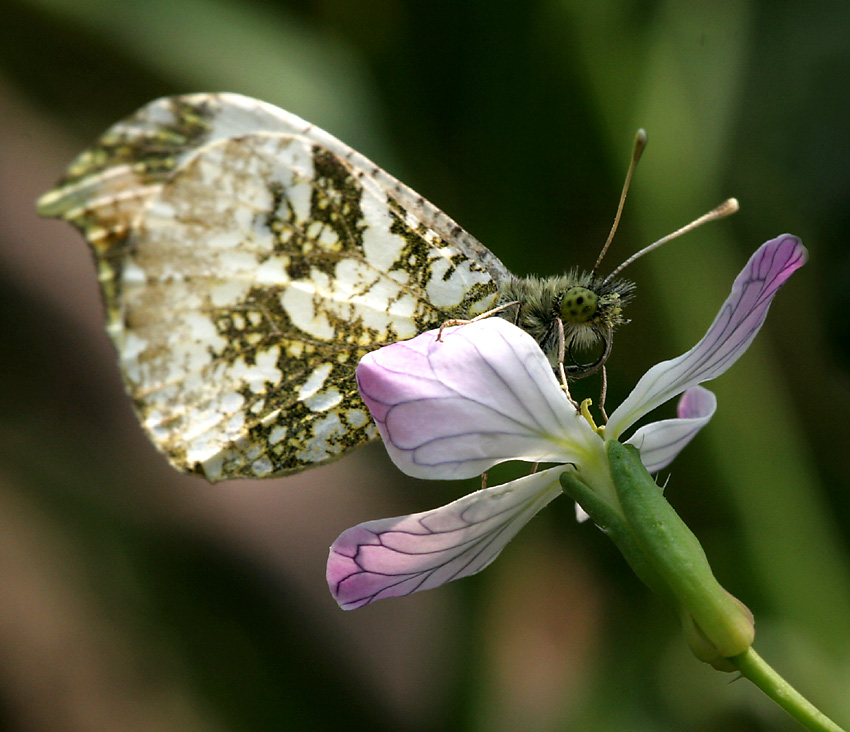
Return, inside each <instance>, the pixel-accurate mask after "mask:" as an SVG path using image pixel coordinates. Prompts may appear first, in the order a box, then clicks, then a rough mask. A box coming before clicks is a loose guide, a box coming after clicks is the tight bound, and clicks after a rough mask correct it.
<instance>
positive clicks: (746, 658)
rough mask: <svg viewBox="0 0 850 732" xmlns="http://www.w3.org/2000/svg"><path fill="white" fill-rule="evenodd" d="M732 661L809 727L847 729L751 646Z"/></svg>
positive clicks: (838, 731)
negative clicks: (797, 688)
mask: <svg viewBox="0 0 850 732" xmlns="http://www.w3.org/2000/svg"><path fill="white" fill-rule="evenodd" d="M729 660H730V661H731V662H732V663H733V664H734V665H735V666H737V668H738V670H739V671H740V672H741V675H742V676H744V677H746V678H748V679H749V680H750V681H752V682H753V683H754V684H755V685H756V686H758V688H759V689H761V690H762V691H763V692H764V693H765V694H767V695H768V696H769V697H770V698H771V699H773V701H775V702H776V703H777V704H778V705H779V706H780V707H782V708H783V709H784V710H785V711H786V712H788V714H790V715H791V716H792V717H794V719H796V720H797V721H798V722H799V723H800V724H802V725H803V726H804V727H805V728H806V729H810V730H813V731H816V732H821V731H823V732H844V730H843V729H842V728H841V727H839V726H838V725H837V724H836V723H835V722H833V721H832V720H831V719H830V718H829V717H827V716H826V715H825V714H823V712H821V711H820V710H818V709H817V708H816V707H815V706H814V705H813V704H812V703H811V702H809V700H808V699H806V698H805V697H804V696H803V695H802V694H800V693H799V692H798V691H797V690H796V689H795V688H794V687H793V686H791V684H789V683H788V682H787V681H786V680H785V679H783V678H782V677H781V676H780V675H779V674H778V673H776V671H775V670H774V669H773V668H771V667H770V666H769V665H768V664H767V662H766V661H765V660H764V659H763V658H762V657H761V656H759V654H758V653H756V652H755V651H754V650H753V649H752V647H750V648H748V649H747V650H746V651H744V652H743V653H742V654H740V655H738V656H733V657H732V658H730V659H729Z"/></svg>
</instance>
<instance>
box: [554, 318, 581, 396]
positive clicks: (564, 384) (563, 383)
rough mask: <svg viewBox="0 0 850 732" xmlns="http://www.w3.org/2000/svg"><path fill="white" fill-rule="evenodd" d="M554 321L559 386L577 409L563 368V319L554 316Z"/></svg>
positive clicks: (564, 346)
mask: <svg viewBox="0 0 850 732" xmlns="http://www.w3.org/2000/svg"><path fill="white" fill-rule="evenodd" d="M555 322H556V323H557V324H558V375H559V376H560V377H561V388H562V389H563V390H564V394H566V395H567V399H569V400H570V403H571V404H572V405H573V406H574V407H575V408H576V411H578V404H576V402H575V399H573V398H572V396H570V387H569V385H568V384H567V372H566V370H565V369H564V358H566V355H567V352H566V343H565V339H564V321H563V320H561V319H560V318H555Z"/></svg>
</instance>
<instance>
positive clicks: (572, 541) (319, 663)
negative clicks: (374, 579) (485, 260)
mask: <svg viewBox="0 0 850 732" xmlns="http://www.w3.org/2000/svg"><path fill="white" fill-rule="evenodd" d="M225 90H226V91H234V92H241V93H244V94H249V95H253V96H256V97H260V98H262V99H264V100H266V101H269V102H272V103H274V104H277V105H279V106H282V107H284V108H286V109H289V110H291V111H293V112H296V113H297V114H299V115H301V116H303V117H305V118H307V119H309V120H310V121H312V122H315V123H316V124H318V125H320V126H322V127H324V128H326V129H327V130H329V131H330V132H332V133H333V134H335V135H336V136H338V137H339V138H341V139H342V140H344V141H345V142H347V143H349V144H350V145H352V146H353V147H355V148H356V149H358V150H360V151H361V152H363V153H365V154H366V155H368V156H370V157H372V158H373V159H374V160H375V161H376V162H378V163H379V164H381V165H382V166H384V167H386V168H388V169H389V170H390V171H391V172H393V173H395V174H396V175H397V176H399V177H400V178H401V179H402V180H404V181H405V182H407V183H409V184H410V185H412V186H413V187H414V188H415V189H416V190H418V191H419V192H420V193H422V194H423V195H425V196H426V197H427V198H429V199H430V200H431V201H433V202H434V203H435V204H437V205H438V206H440V207H441V208H443V209H444V210H445V211H446V212H448V213H449V214H450V215H451V216H452V217H453V218H455V219H456V220H457V221H459V222H460V223H461V224H462V225H464V227H465V228H467V229H468V230H469V231H470V232H472V233H473V234H474V235H475V236H477V237H478V238H479V239H480V240H481V241H483V242H484V243H485V244H487V246H488V247H490V248H491V249H492V250H493V251H494V252H496V253H497V254H498V255H499V256H500V257H501V258H502V259H503V261H504V262H505V263H506V264H507V265H508V266H509V267H510V268H511V269H512V270H513V271H515V272H517V273H518V274H527V273H534V272H536V273H540V274H553V273H557V272H560V271H562V270H563V269H565V268H566V267H568V266H571V265H575V264H579V265H583V266H587V267H589V266H591V265H592V264H593V261H594V259H595V257H596V255H597V252H598V250H599V247H600V246H601V244H602V242H603V240H604V238H605V236H606V234H607V231H608V228H609V226H610V222H611V219H612V217H613V213H614V208H615V205H616V200H617V195H618V193H619V189H620V185H621V181H622V176H623V174H624V172H625V168H626V163H627V161H628V155H629V149H630V145H631V141H632V137H633V134H634V131H635V129H636V128H637V127H638V126H643V127H645V128H646V130H647V132H648V134H649V139H650V145H649V148H648V150H647V153H646V155H645V156H644V160H643V162H642V163H641V166H640V169H639V170H638V172H637V175H636V178H635V183H634V187H633V193H632V196H631V199H630V200H629V202H628V204H627V206H626V213H625V216H624V220H623V224H622V227H621V231H620V233H619V235H618V237H617V239H616V240H615V243H614V246H613V248H612V251H611V253H610V254H609V260H608V263H607V266H608V268H609V269H610V268H613V267H614V266H615V265H616V264H617V263H618V262H619V261H621V260H622V259H624V258H625V257H626V256H627V255H628V254H629V253H631V252H633V251H635V250H637V249H638V248H639V247H641V246H643V245H645V244H647V243H649V242H650V241H653V240H655V239H656V238H658V237H660V236H662V235H663V234H666V233H668V232H669V231H671V230H673V229H675V228H677V227H678V226H680V225H682V224H684V223H685V222H687V221H689V220H691V219H692V218H695V217H696V216H698V215H700V214H701V213H703V212H704V211H706V210H708V209H709V208H712V207H713V206H715V205H716V204H717V203H719V202H720V201H721V200H723V199H724V198H726V197H728V196H732V195H734V196H736V197H737V198H738V199H739V200H740V202H741V206H742V210H741V212H740V213H739V214H738V215H736V216H735V217H733V218H731V219H728V220H725V221H723V222H720V223H715V224H712V225H710V226H707V227H705V228H704V229H702V230H700V231H698V232H696V233H694V234H691V235H689V236H688V237H687V238H686V239H683V240H681V241H679V242H677V243H676V244H673V245H671V246H669V247H666V248H664V249H662V250H660V251H658V252H656V253H654V254H653V255H652V256H650V257H647V258H646V259H645V260H643V261H641V262H640V263H639V264H636V265H635V266H634V267H633V268H632V269H631V271H630V276H631V277H632V278H634V279H635V280H636V281H637V283H638V287H639V291H638V299H637V301H636V302H635V303H634V305H633V306H632V307H631V308H630V313H629V315H630V316H631V318H632V320H633V322H632V323H631V325H629V326H628V327H626V328H623V329H622V331H621V332H620V334H619V335H618V338H617V341H616V345H615V349H614V354H613V357H612V360H611V361H610V367H609V375H610V380H611V395H610V397H609V405H613V404H616V403H617V402H618V401H619V400H620V399H621V398H622V397H623V396H624V395H625V394H626V393H628V390H629V389H630V387H631V386H632V385H633V384H634V382H635V381H636V380H637V378H638V377H639V375H640V374H641V373H642V372H643V371H644V370H645V369H646V368H647V367H648V366H650V365H652V364H653V363H655V362H656V361H659V360H661V359H664V358H669V357H672V356H674V355H677V354H678V353H681V352H682V351H683V350H685V349H686V348H688V347H690V346H691V345H692V344H693V343H694V342H695V341H696V340H697V339H698V338H699V337H700V335H701V334H702V333H703V332H704V330H705V328H706V327H707V325H708V324H709V323H710V321H711V319H712V318H713V316H714V313H715V312H716V309H717V307H718V306H719V305H720V303H721V302H722V301H723V299H724V298H725V296H726V295H727V293H728V290H729V286H730V284H731V282H732V279H733V278H734V276H735V274H736V273H737V272H738V270H739V269H740V268H741V267H742V265H743V264H744V262H745V261H746V260H747V258H748V257H749V255H750V254H751V253H752V251H753V250H754V249H755V248H756V247H757V246H758V245H759V244H761V243H762V242H763V241H765V240H766V239H768V238H771V237H773V236H775V235H777V234H780V233H782V232H785V231H790V232H792V233H795V234H797V235H799V236H800V237H801V238H802V239H803V241H804V242H805V243H806V244H807V245H808V247H809V250H810V253H811V261H810V263H809V264H808V265H807V266H806V267H805V268H804V269H803V270H802V271H801V272H800V273H799V274H798V275H795V277H794V278H793V279H792V280H791V282H790V283H789V285H788V286H787V287H786V288H785V289H784V290H783V291H782V292H781V293H780V295H779V297H778V298H777V301H776V303H775V305H774V307H773V309H772V312H771V314H770V317H769V318H768V322H767V325H766V327H765V329H764V330H763V331H762V334H761V335H760V336H759V338H758V340H757V342H756V346H755V347H754V348H753V349H751V351H750V352H748V354H747V355H746V356H745V358H744V359H742V361H741V362H740V363H739V364H738V365H736V366H735V368H734V369H732V371H730V372H729V373H728V374H727V375H725V376H723V377H722V378H721V379H720V380H718V382H716V383H715V384H714V385H712V387H711V388H713V389H714V390H715V391H716V392H717V394H718V396H719V400H720V407H719V411H718V414H717V416H716V418H715V419H714V421H713V422H712V423H711V425H709V427H708V428H707V429H706V430H705V431H704V433H703V434H702V435H701V436H700V438H699V439H698V440H696V441H695V442H694V443H693V445H692V446H690V447H689V448H688V449H687V450H686V451H685V453H684V454H683V455H682V456H681V458H680V459H679V460H677V461H676V463H675V464H674V466H673V468H672V470H670V471H667V472H666V473H665V475H664V476H663V477H665V478H666V475H667V473H669V474H670V482H669V485H668V488H667V495H668V497H669V498H670V500H671V502H672V503H673V505H674V506H675V507H676V508H677V510H679V511H680V513H681V514H682V515H683V517H684V518H685V520H686V521H687V522H688V523H689V524H690V526H691V527H692V528H693V530H694V531H695V533H696V534H697V535H698V536H699V537H700V539H701V540H702V541H703V543H704V546H705V548H706V551H707V553H708V555H709V558H710V560H711V562H712V564H713V566H714V569H715V572H716V574H717V575H718V577H719V579H720V581H721V582H722V583H723V584H724V585H725V586H726V587H727V588H728V589H729V590H730V591H731V592H733V593H734V594H735V595H737V596H738V597H740V598H741V599H742V600H744V601H745V602H746V603H747V604H748V605H749V607H750V608H751V609H752V610H753V612H754V613H755V616H756V620H757V636H756V641H757V642H756V648H757V649H759V650H760V652H761V653H762V655H763V656H765V657H766V658H767V660H768V661H770V662H771V663H773V664H774V665H775V666H776V667H777V668H778V669H779V670H780V672H782V673H784V674H785V675H786V676H787V677H788V678H789V680H791V681H792V682H793V683H795V684H797V685H798V686H799V688H800V690H801V691H803V692H804V693H805V694H807V695H808V696H810V697H811V699H812V700H813V701H814V702H815V703H816V704H818V705H820V706H821V707H822V708H823V709H824V711H826V712H827V713H829V714H830V715H831V716H833V717H834V718H835V719H836V720H837V721H839V722H843V723H844V724H845V726H846V725H847V724H850V693H848V691H850V549H848V539H850V492H848V483H850V481H848V477H847V470H846V467H845V466H846V463H847V451H848V444H850V441H848V437H850V435H848V431H850V420H848V418H847V414H848V408H850V381H848V368H850V325H848V322H850V321H848V318H847V309H848V305H850V286H849V285H850V248H849V247H848V241H850V5H848V4H847V3H846V2H843V1H841V2H838V1H837V0H832V1H825V2H819V3H802V2H786V1H785V0H779V1H776V2H771V1H770V0H761V1H760V2H748V1H746V0H719V1H718V2H712V3H701V2H681V1H679V2H677V1H676V0H667V1H663V0H627V1H622V2H611V1H609V0H602V1H599V2H587V1H585V2H582V1H581V0H529V1H527V2H511V1H509V0H487V1H484V0H472V1H470V2H449V1H448V0H436V1H433V2H414V0H361V1H359V2H355V0H289V1H288V2H272V1H271V0H267V1H265V2H263V1H262V0H173V1H168V0H150V1H149V2H144V3H143V2H132V1H131V0H110V1H107V0H75V1H74V2H70V1H69V0H4V2H3V3H2V4H0V729H3V730H14V731H16V732H17V731H22V732H23V731H30V730H33V731H38V732H40V731H42V730H49V731H51V732H53V731H60V732H61V731H64V730H68V731H74V732H76V731H83V730H85V731H89V730H91V731H103V732H116V731H118V730H121V731H122V732H123V731H125V730H129V731H134V730H139V731H140V732H141V731H145V732H149V731H152V730H156V731H157V732H160V731H161V732H171V731H175V732H176V731H177V730H180V731H181V732H185V731H187V730H198V731H203V732H206V731H208V730H209V731H216V732H217V731H219V730H222V731H225V730H227V731H231V730H237V731H245V732H254V731H259V730H325V729H339V728H345V729H349V730H360V729H369V730H410V731H411V732H419V731H424V730H481V731H485V732H490V731H495V732H500V731H502V730H504V731H508V730H532V731H533V730H589V731H595V730H604V731H608V730H628V731H630V732H631V731H634V730H648V731H656V730H658V731H662V732H664V731H666V730H670V731H673V730H697V731H709V730H712V731H713V730H724V731H726V730H731V731H732V732H734V731H736V730H748V731H755V732H759V731H760V730H786V729H787V730H793V729H797V727H796V725H795V724H794V723H793V722H791V721H790V720H789V719H786V718H785V716H784V713H782V712H781V711H779V710H778V709H777V708H776V707H774V706H773V705H772V704H771V703H770V702H768V701H766V700H765V699H763V698H762V697H761V695H760V693H759V692H757V691H756V690H755V689H754V688H752V687H751V686H750V685H749V684H748V683H747V682H745V681H740V682H738V683H734V684H730V683H729V682H730V680H731V679H732V677H731V676H729V675H724V674H720V673H717V672H715V671H713V670H712V669H711V668H709V667H708V666H704V665H702V664H700V663H699V662H697V661H696V660H695V659H694V658H693V657H691V656H690V655H689V653H688V651H687V650H686V648H685V646H684V643H683V641H682V638H681V635H680V632H679V629H678V627H677V624H676V621H675V620H674V618H672V617H671V616H670V615H669V614H668V613H667V611H666V610H665V609H664V608H663V607H662V606H661V605H660V604H659V602H658V601H657V600H656V599H655V598H654V597H652V596H651V595H650V594H649V592H648V591H647V590H646V589H645V588H644V587H643V586H641V585H640V584H639V583H638V581H637V580H636V579H635V578H634V576H632V575H631V574H630V573H629V572H628V570H627V569H626V568H625V566H624V562H623V560H622V558H621V557H620V556H619V555H618V554H617V553H616V551H615V549H614V548H613V546H612V545H611V544H610V542H608V541H607V540H606V539H605V537H604V536H603V535H602V534H601V533H600V532H598V531H596V530H595V529H594V528H593V527H592V526H589V525H581V526H578V525H576V524H575V522H574V519H573V509H572V506H571V505H570V503H569V501H567V500H566V499H562V500H559V501H556V502H555V503H554V504H553V505H552V507H550V508H549V509H547V510H546V511H544V512H543V514H541V516H540V517H539V518H537V519H536V520H535V521H534V522H532V523H531V525H530V526H529V527H528V528H527V529H525V530H524V531H523V532H522V533H521V534H520V535H519V537H518V538H517V539H516V540H515V541H514V542H512V544H511V545H510V546H509V547H508V548H507V549H506V550H505V552H504V553H503V555H502V557H500V559H499V560H498V561H497V562H496V563H495V564H494V565H493V566H492V567H490V568H488V569H487V570H486V571H485V572H483V573H482V574H480V575H478V576H476V577H474V578H471V579H468V580H463V581H461V582H458V583H455V584H454V585H451V586H448V587H445V588H443V589H440V590H436V591H431V592H426V593H421V594H420V595H416V596H412V597H409V598H405V599H401V600H390V601H383V602H380V603H377V604H376V605H374V606H372V607H368V608H365V609H362V610H358V611H356V612H352V613H343V612H342V611H340V610H339V609H338V608H337V607H336V605H335V604H334V602H333V600H332V599H331V597H330V595H329V594H328V592H327V587H326V585H325V582H324V563H325V560H326V557H327V547H328V546H329V544H330V543H331V542H332V541H333V539H334V538H335V537H336V536H337V535H338V534H339V533H340V532H341V531H342V530H344V529H345V528H347V527H349V526H352V525H354V524H356V523H358V522H360V521H364V520H368V519H371V518H380V517H385V516H391V515H396V514H400V513H407V512H411V511H419V510H426V509H428V508H433V507H436V506H438V505H441V504H442V503H445V502H447V501H448V500H450V499H451V498H453V497H456V496H458V495H460V494H462V493H463V492H466V491H469V490H471V489H473V488H474V487H475V484H474V482H473V483H470V484H436V483H432V484H429V483H415V482H413V481H410V480H407V479H405V478H404V477H403V476H401V475H400V474H399V473H398V472H397V471H395V469H394V468H393V467H392V466H391V465H390V464H389V463H388V461H387V459H386V458H385V456H384V454H383V450H382V448H381V446H380V445H372V446H369V447H367V448H364V449H363V450H361V451H359V452H358V453H356V454H354V455H352V456H351V457H349V458H346V459H345V460H342V461H340V462H338V463H336V464H333V465H330V466H328V467H325V468H321V469H316V470H314V471H310V472H308V473H306V474H303V475H300V476H296V477H292V478H289V479H286V480H274V481H266V482H261V481H255V482H239V483H231V484H224V485H216V486H210V485H207V484H205V483H204V482H203V481H200V480H196V479H192V478H187V477H183V476H179V475H177V474H175V473H174V472H173V471H172V470H171V469H170V468H169V467H168V466H167V465H166V464H165V463H164V461H163V460H162V459H161V457H160V456H159V455H158V454H157V453H156V451H155V450H154V448H153V447H151V446H150V445H149V444H148V442H147V441H146V439H145V438H144V436H143V435H142V432H141V430H140V428H139V427H138V425H137V424H136V421H135V419H134V417H133V415H132V413H131V408H130V404H129V402H128V400H127V399H126V398H125V396H124V394H123V390H122V387H121V383H120V378H119V375H118V372H117V368H116V365H115V361H114V357H113V354H112V351H111V346H110V344H109V343H108V342H107V339H106V336H105V335H104V333H103V332H102V323H101V320H102V319H101V311H100V302H99V295H98V292H97V285H96V280H95V273H94V268H93V265H92V263H91V261H90V259H89V256H88V252H87V251H86V247H85V245H84V243H83V241H82V239H81V238H80V237H79V236H78V235H77V234H76V232H75V231H73V230H72V229H71V228H70V227H69V226H67V225H64V224H61V223H57V222H54V221H41V220H39V219H37V218H36V216H35V214H34V211H33V203H34V200H35V198H36V197H37V196H38V195H39V194H40V193H41V192H43V191H45V190H46V189H47V188H49V187H50V186H51V185H52V184H53V183H54V182H55V180H56V179H57V178H58V177H59V176H60V174H61V173H62V172H63V170H64V167H65V165H66V164H67V163H68V162H69V161H70V159H71V158H72V157H73V156H74V155H75V154H76V153H77V152H79V151H80V150H81V149H82V147H83V146H85V145H87V144H88V143H90V142H91V141H92V140H93V139H94V138H95V137H96V136H97V135H98V134H100V133H101V132H102V131H103V130H104V129H105V128H106V127H107V126H109V125H110V124H111V123H113V122H114V121H116V120H117V119H119V118H120V117H123V116H125V115H126V114H128V113H130V112H132V111H134V110H135V109H136V108H137V107H139V106H141V105H142V104H144V103H145V102H147V101H149V100H150V99H153V98H154V97H157V96H160V95H164V94H173V93H178V92H189V91H225ZM603 269H604V268H603ZM582 386H583V387H584V384H583V385H582ZM595 388H596V386H595V385H594V384H592V383H588V384H587V389H588V390H590V391H589V392H588V393H589V394H591V395H592V394H593V393H594V390H595ZM671 409H672V407H671V406H670V405H668V407H667V413H668V414H669V413H670V411H671ZM510 470H511V469H510V468H505V469H500V470H497V471H493V474H492V475H491V483H495V482H497V481H501V480H503V479H505V478H506V477H507V476H508V475H509V474H510Z"/></svg>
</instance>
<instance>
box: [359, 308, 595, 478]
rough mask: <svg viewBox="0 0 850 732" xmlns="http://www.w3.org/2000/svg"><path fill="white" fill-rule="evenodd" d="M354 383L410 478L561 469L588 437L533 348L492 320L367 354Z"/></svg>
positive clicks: (546, 364) (509, 328) (395, 459)
mask: <svg viewBox="0 0 850 732" xmlns="http://www.w3.org/2000/svg"><path fill="white" fill-rule="evenodd" d="M357 382H358V386H359V389H360V394H361V396H362V397H363V400H364V402H365V403H366V405H367V406H368V407H369V410H370V412H371V413H372V416H373V417H374V419H375V421H376V423H377V425H378V429H379V431H380V433H381V437H382V438H383V440H384V444H385V445H386V448H387V452H388V453H389V455H390V457H391V458H392V460H393V462H394V463H395V464H396V466H398V467H399V468H400V469H401V470H402V471H403V472H405V473H407V474H408V475H412V476H414V477H419V478H431V479H457V478H469V477H472V476H474V475H478V474H480V473H482V472H484V471H485V470H487V469H489V468H491V467H492V466H493V465H495V464H497V463H500V462H504V461H506V460H526V461H530V462H566V461H568V460H570V459H572V458H573V456H574V454H575V449H574V448H576V447H577V446H578V449H581V448H582V447H583V446H584V445H586V443H587V442H588V441H590V440H592V439H593V438H594V435H593V432H592V430H590V428H589V426H588V425H587V423H586V422H585V421H584V420H583V419H582V418H580V417H579V416H577V414H576V411H575V409H574V408H573V407H572V406H571V405H570V404H569V402H568V401H567V399H566V397H565V396H564V393H563V391H562V390H561V388H560V386H559V385H558V382H557V380H556V378H555V375H554V374H553V372H552V368H551V366H550V365H549V362H548V360H547V359H546V357H545V356H544V355H543V352H542V351H541V350H540V347H539V346H538V345H537V343H536V342H535V340H534V339H533V338H532V337H531V336H530V335H528V334H527V333H525V332H524V331H522V330H520V329H519V328H517V327H516V326H514V325H511V324H510V323H508V322H507V321H506V320H503V319H502V318H498V317H493V318H488V319H486V320H482V321H479V322H475V323H470V324H468V325H463V326H458V327H453V328H447V329H445V330H444V331H443V333H442V336H441V337H439V340H438V333H437V331H429V332H427V333H423V334H422V335H420V336H417V337H416V338H413V339H411V340H409V341H403V342H401V343H395V344H393V345H391V346H386V347H384V348H381V349H380V350H378V351H373V352H372V353H369V354H367V355H366V356H364V357H363V359H362V360H361V361H360V365H359V366H358V368H357Z"/></svg>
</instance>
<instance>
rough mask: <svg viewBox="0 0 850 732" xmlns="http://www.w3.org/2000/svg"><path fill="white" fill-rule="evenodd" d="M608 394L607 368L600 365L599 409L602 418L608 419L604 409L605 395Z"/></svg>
mask: <svg viewBox="0 0 850 732" xmlns="http://www.w3.org/2000/svg"><path fill="white" fill-rule="evenodd" d="M606 396H608V369H607V368H605V366H604V365H603V366H602V388H601V389H600V391H599V411H600V412H602V418H603V419H604V420H605V421H606V422H607V421H608V412H606V411H605V397H606Z"/></svg>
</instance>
